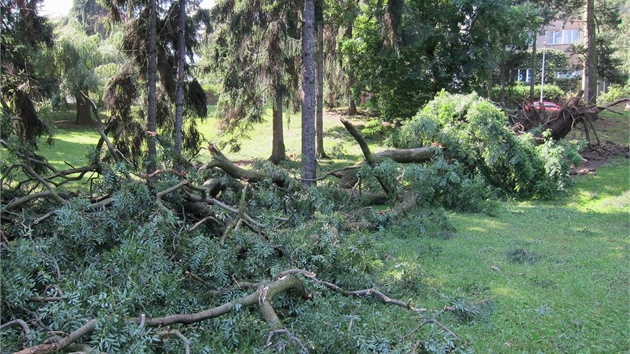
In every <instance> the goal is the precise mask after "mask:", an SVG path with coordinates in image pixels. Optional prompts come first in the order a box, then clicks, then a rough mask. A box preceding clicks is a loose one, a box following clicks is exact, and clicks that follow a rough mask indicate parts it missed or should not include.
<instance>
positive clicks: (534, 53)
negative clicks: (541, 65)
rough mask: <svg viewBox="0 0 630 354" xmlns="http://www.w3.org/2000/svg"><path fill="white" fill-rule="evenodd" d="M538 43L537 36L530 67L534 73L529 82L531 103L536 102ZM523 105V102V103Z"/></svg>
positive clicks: (533, 45)
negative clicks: (535, 85)
mask: <svg viewBox="0 0 630 354" xmlns="http://www.w3.org/2000/svg"><path fill="white" fill-rule="evenodd" d="M537 33H538V31H536V34H537ZM536 41H537V36H536V35H534V43H533V44H532V58H531V62H530V67H531V71H532V75H531V76H530V80H529V100H530V101H534V100H535V98H534V77H536V64H537V63H536ZM525 76H526V77H527V74H525ZM521 103H522V102H521Z"/></svg>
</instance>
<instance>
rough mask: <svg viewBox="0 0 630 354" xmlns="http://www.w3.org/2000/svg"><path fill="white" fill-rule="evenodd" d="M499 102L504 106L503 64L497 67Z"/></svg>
mask: <svg viewBox="0 0 630 354" xmlns="http://www.w3.org/2000/svg"><path fill="white" fill-rule="evenodd" d="M499 86H500V90H499V102H501V103H503V104H504V105H505V62H502V63H501V65H500V66H499Z"/></svg>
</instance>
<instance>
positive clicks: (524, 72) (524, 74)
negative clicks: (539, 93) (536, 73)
mask: <svg viewBox="0 0 630 354" xmlns="http://www.w3.org/2000/svg"><path fill="white" fill-rule="evenodd" d="M531 80H532V71H531V70H530V69H518V72H517V76H516V81H520V82H530V81H531Z"/></svg>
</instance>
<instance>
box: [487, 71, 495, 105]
mask: <svg viewBox="0 0 630 354" xmlns="http://www.w3.org/2000/svg"><path fill="white" fill-rule="evenodd" d="M493 81H494V80H493V77H492V71H490V72H488V80H487V81H486V90H488V99H489V100H490V101H492V100H493V97H492V86H494V82H493Z"/></svg>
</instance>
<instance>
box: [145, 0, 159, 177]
mask: <svg viewBox="0 0 630 354" xmlns="http://www.w3.org/2000/svg"><path fill="white" fill-rule="evenodd" d="M149 6H150V12H151V13H150V15H149V18H150V19H149V72H148V73H147V77H148V86H149V87H148V89H147V91H148V93H147V96H148V97H147V105H148V107H147V108H148V116H147V130H148V131H149V132H150V133H149V134H148V136H147V174H149V175H150V174H152V173H153V172H155V170H156V168H157V162H156V155H157V147H156V138H155V134H153V133H156V132H157V97H156V93H157V87H156V86H157V28H156V26H157V25H156V17H157V4H156V0H150V2H149Z"/></svg>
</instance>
